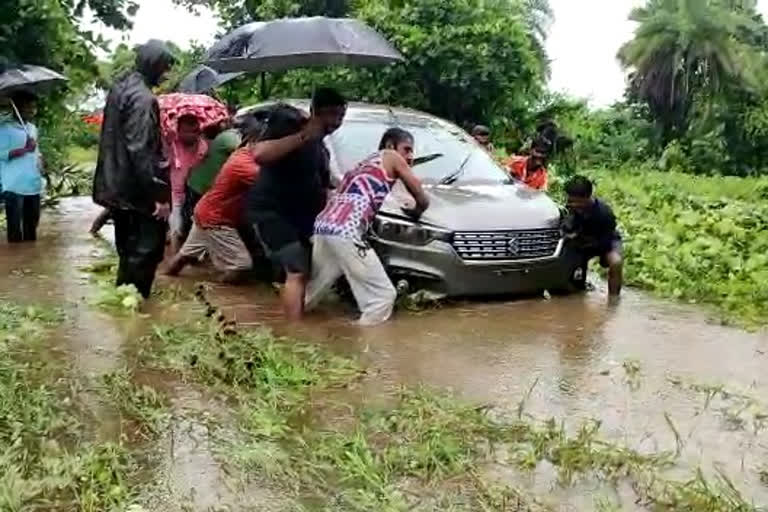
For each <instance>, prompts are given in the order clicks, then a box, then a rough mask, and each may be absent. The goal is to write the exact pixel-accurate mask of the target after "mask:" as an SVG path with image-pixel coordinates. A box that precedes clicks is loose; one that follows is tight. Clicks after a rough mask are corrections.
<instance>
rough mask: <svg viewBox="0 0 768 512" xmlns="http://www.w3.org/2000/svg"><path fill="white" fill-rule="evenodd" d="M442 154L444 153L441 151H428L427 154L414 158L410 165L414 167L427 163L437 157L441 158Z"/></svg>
mask: <svg viewBox="0 0 768 512" xmlns="http://www.w3.org/2000/svg"><path fill="white" fill-rule="evenodd" d="M443 156H444V155H443V154H442V153H430V154H429V155H424V156H420V157H418V158H414V159H413V165H411V167H416V166H417V165H421V164H426V163H429V162H431V161H432V160H437V159H438V158H442V157H443Z"/></svg>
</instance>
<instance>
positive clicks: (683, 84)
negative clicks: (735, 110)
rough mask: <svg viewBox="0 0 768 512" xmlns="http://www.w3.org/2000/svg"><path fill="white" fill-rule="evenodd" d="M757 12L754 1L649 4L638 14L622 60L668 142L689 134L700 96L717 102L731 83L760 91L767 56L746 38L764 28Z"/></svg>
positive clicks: (633, 90) (654, 0)
mask: <svg viewBox="0 0 768 512" xmlns="http://www.w3.org/2000/svg"><path fill="white" fill-rule="evenodd" d="M749 3H752V5H751V6H750V5H747V4H749ZM736 4H738V5H736ZM751 12H754V3H753V2H752V0H648V3H647V4H646V5H645V6H644V7H640V8H636V9H634V10H633V11H632V13H631V14H630V19H631V20H632V21H635V22H637V23H638V27H637V30H636V31H635V36H634V39H632V40H631V41H629V42H628V43H626V44H624V46H622V48H621V49H620V50H619V53H618V59H619V61H620V62H621V63H622V65H623V66H624V68H625V69H627V70H629V71H630V72H631V73H630V83H629V91H630V94H631V95H634V96H636V97H637V98H638V99H640V100H642V101H645V102H646V103H647V104H648V106H649V108H650V109H651V112H652V114H654V116H655V118H656V119H657V120H658V121H659V124H660V125H661V128H662V135H663V137H664V139H665V141H668V140H670V139H671V138H672V137H674V136H675V134H676V133H678V134H679V133H680V132H682V131H684V130H685V128H686V126H687V122H688V117H689V115H688V114H689V111H690V108H691V104H692V100H693V97H694V96H698V95H703V97H705V98H712V97H714V95H715V94H716V93H717V92H718V91H719V89H720V87H721V85H722V84H723V83H725V82H726V81H727V80H730V81H736V82H737V83H738V84H739V85H740V86H742V87H756V86H757V85H758V79H757V77H756V73H757V72H758V70H759V67H758V64H759V62H760V61H761V60H762V55H761V54H760V51H759V50H758V49H757V48H755V47H754V46H751V45H750V44H749V43H748V41H747V39H748V38H747V37H746V35H747V34H751V33H753V32H755V31H756V30H757V29H758V28H759V27H758V26H757V24H756V23H755V21H754V19H753V17H752V16H751V15H750V13H751Z"/></svg>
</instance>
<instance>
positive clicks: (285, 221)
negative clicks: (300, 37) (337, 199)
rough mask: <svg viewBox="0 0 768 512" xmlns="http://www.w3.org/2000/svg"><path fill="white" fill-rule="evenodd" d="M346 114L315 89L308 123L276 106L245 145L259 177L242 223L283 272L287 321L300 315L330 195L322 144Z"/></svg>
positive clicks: (336, 100) (333, 98)
mask: <svg viewBox="0 0 768 512" xmlns="http://www.w3.org/2000/svg"><path fill="white" fill-rule="evenodd" d="M291 109H292V110H291ZM346 112H347V103H346V101H345V100H344V98H343V97H342V96H341V94H339V93H338V92H336V91H335V90H333V89H325V88H323V89H317V90H316V91H315V94H314V95H313V97H312V106H311V115H310V116H309V118H308V119H307V118H305V117H304V115H302V114H303V113H302V112H301V111H299V110H297V109H293V108H292V107H289V106H287V105H278V106H276V107H274V108H273V110H272V111H271V112H270V113H268V117H267V119H266V121H265V130H264V134H263V136H262V140H260V141H259V142H256V143H255V144H252V145H251V151H252V152H253V157H254V159H255V160H256V163H257V164H259V166H260V167H261V172H260V176H259V178H258V180H257V181H256V183H255V184H254V185H253V188H252V189H251V192H250V194H249V197H248V220H249V221H250V223H251V224H253V225H254V227H255V229H256V231H257V233H258V235H259V237H260V238H261V241H262V242H263V243H264V245H265V246H266V247H267V249H268V250H269V253H270V255H271V258H272V260H273V261H274V262H275V263H276V264H277V265H279V266H281V267H282V268H283V269H284V270H285V274H286V279H285V286H284V287H283V289H282V293H281V296H282V302H283V309H284V311H285V315H286V317H287V318H288V319H289V320H293V321H295V320H299V319H301V317H302V316H303V313H304V292H305V289H306V284H307V279H308V278H309V275H310V257H311V250H310V242H309V239H310V237H311V236H312V232H313V228H314V223H315V217H317V214H318V213H320V212H321V211H322V210H323V208H325V203H326V200H327V197H328V193H329V191H330V189H331V172H330V162H329V160H330V155H329V154H328V151H327V149H326V147H325V144H324V143H323V139H324V138H325V137H326V136H327V135H330V134H331V133H333V132H335V131H336V130H337V129H338V128H339V127H340V126H341V123H342V122H343V120H344V116H345V115H346Z"/></svg>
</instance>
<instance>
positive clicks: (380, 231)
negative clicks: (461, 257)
mask: <svg viewBox="0 0 768 512" xmlns="http://www.w3.org/2000/svg"><path fill="white" fill-rule="evenodd" d="M373 232H374V233H375V234H376V236H377V237H378V238H381V239H382V240H389V241H392V242H400V243H404V244H411V245H427V244H428V243H430V242H432V241H434V240H440V241H443V242H450V241H451V237H452V234H451V232H450V231H446V230H444V229H438V228H433V227H428V226H424V225H422V224H417V223H415V222H411V221H408V220H404V219H396V218H393V217H376V219H375V220H374V222H373Z"/></svg>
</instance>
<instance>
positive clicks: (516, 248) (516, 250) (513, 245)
mask: <svg viewBox="0 0 768 512" xmlns="http://www.w3.org/2000/svg"><path fill="white" fill-rule="evenodd" d="M507 253H508V254H509V255H510V256H517V255H518V254H520V242H518V240H517V238H510V239H509V242H507Z"/></svg>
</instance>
